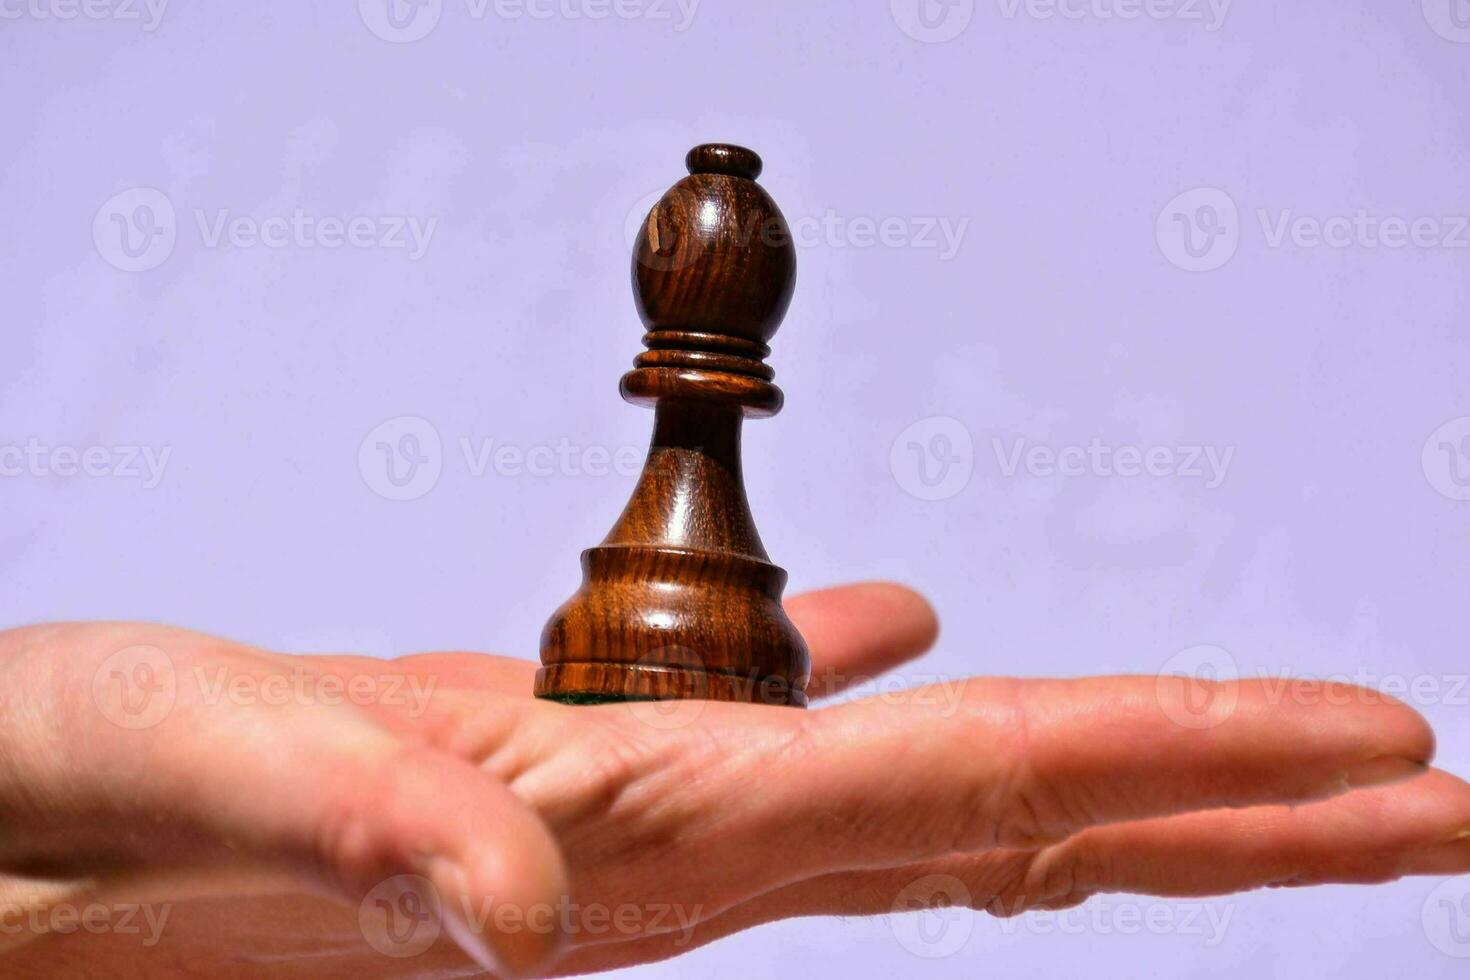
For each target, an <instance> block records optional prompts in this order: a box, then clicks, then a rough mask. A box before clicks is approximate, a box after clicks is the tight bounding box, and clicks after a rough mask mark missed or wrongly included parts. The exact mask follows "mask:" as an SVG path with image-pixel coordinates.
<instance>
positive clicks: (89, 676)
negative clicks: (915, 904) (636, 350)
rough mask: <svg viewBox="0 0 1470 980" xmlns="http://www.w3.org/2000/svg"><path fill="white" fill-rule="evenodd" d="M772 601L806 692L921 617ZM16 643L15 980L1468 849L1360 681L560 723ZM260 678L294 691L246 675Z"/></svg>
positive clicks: (53, 644) (1458, 794)
mask: <svg viewBox="0 0 1470 980" xmlns="http://www.w3.org/2000/svg"><path fill="white" fill-rule="evenodd" d="M787 607H788V610H789V612H790V615H791V618H792V620H793V621H794V622H795V623H796V624H797V625H798V627H799V628H800V629H801V631H802V633H803V635H804V636H805V637H806V639H807V641H808V643H809V645H810V647H811V652H812V656H813V662H814V663H813V682H812V688H811V693H812V694H813V695H814V696H815V697H818V698H820V697H828V696H831V695H834V694H838V693H840V692H841V691H842V690H843V688H844V687H846V686H848V685H851V684H852V683H854V682H856V681H859V680H866V679H869V678H871V677H872V676H873V675H875V674H878V673H880V672H883V671H886V670H893V669H895V668H898V667H900V666H901V665H903V664H905V663H906V662H908V661H910V660H912V659H913V658H914V657H916V656H918V655H919V654H921V653H922V652H923V651H924V650H926V649H927V648H928V647H929V646H930V644H931V643H932V642H933V640H934V638H935V634H936V632H937V623H936V621H935V618H934V615H933V613H932V611H931V610H930V609H929V607H928V605H927V604H926V603H925V602H924V600H923V599H922V598H921V597H919V596H918V595H916V594H914V593H913V592H911V591H909V590H907V589H904V588H902V587H899V586H894V585H886V584H868V585H857V586H848V587H845V588H840V589H832V590H827V591H823V592H818V593H812V594H809V595H806V596H799V597H796V598H794V599H792V600H790V601H789V602H788V604H787ZM140 650H142V651H143V652H142V653H140V652H139V651H140ZM155 650H156V651H161V652H162V653H163V654H164V655H165V657H166V658H167V659H166V660H165V661H159V660H158V659H157V656H156V654H154V653H153V652H152V651H155ZM119 651H123V653H122V654H120V653H119ZM120 657H121V659H119V658H120ZM140 658H141V659H140ZM148 658H152V659H148ZM142 660H146V661H147V662H148V663H150V664H153V665H154V666H155V667H156V666H158V665H159V664H160V663H162V664H166V665H168V668H167V669H171V671H172V674H171V675H170V676H171V677H172V678H173V680H174V681H175V683H174V684H173V695H172V701H171V707H169V709H168V710H167V711H166V713H163V714H162V715H161V716H160V717H158V718H152V717H151V716H150V717H149V721H150V723H149V724H148V725H146V726H142V727H129V726H128V725H125V724H119V723H118V722H117V718H118V717H119V716H118V715H117V713H116V710H115V706H114V709H113V710H112V711H111V714H109V711H108V710H104V708H105V707H106V706H108V705H110V704H111V702H110V701H108V699H107V696H106V692H107V691H108V690H111V688H109V687H108V686H107V683H108V679H109V678H111V677H113V676H114V673H115V671H116V669H117V668H118V665H119V664H121V665H122V668H123V669H124V670H125V671H128V670H134V669H135V665H136V664H137V663H139V662H142ZM0 664H3V669H0V821H3V823H0V826H3V828H4V831H5V832H4V833H3V834H0V913H3V918H0V950H3V952H0V971H3V972H4V973H5V974H6V975H11V976H48V977H108V978H118V977H123V978H126V977H144V976H147V977H175V976H177V977H211V978H218V977H267V976H268V977H272V978H275V980H288V978H294V977H313V978H336V977H344V978H345V977H351V978H354V980H358V978H362V977H366V976H373V977H398V976H401V977H425V976H427V977H435V978H440V977H446V978H447V977H468V976H483V975H487V970H490V969H493V970H494V971H495V972H496V973H500V974H504V975H553V974H566V973H576V972H584V971H590V970H600V969H609V968H613V967H620V966H628V965H632V964H636V963H640V962H648V961H653V960H659V959H663V958H667V957H670V956H675V955H678V954H679V953H681V952H685V951H687V950H688V949H691V948H694V947H696V946H699V945H702V944H704V943H707V942H711V941H713V940H716V939H719V938H721V937H723V936H726V935H730V934H732V933H735V932H738V931H740V930H743V929H748V928H751V927H753V926H756V925H760V924H762V923H765V922H770V921H774V920H778V919H783V918H788V917H794V916H807V915H867V914H877V913H886V912H889V911H892V910H893V909H894V908H895V904H896V903H902V902H904V901H907V900H909V899H911V898H912V894H913V886H914V885H915V883H916V882H921V881H922V880H925V879H929V878H930V876H935V875H939V876H944V877H943V878H942V879H940V880H942V881H944V882H945V883H946V884H945V886H944V894H945V895H946V896H947V898H948V900H950V901H959V902H964V903H966V904H969V905H971V906H973V907H975V908H980V909H985V910H987V911H990V912H992V913H995V914H999V915H1014V914H1017V913H1018V912H1020V911H1023V910H1025V909H1028V908H1052V909H1056V908H1064V907H1068V906H1071V905H1075V904H1077V903H1080V902H1082V901H1085V900H1086V899H1087V898H1088V897H1089V896H1091V895H1094V894H1098V893H1103V892H1117V891H1126V892H1139V893H1147V894H1154V895H1163V896H1205V895H1219V894H1225V893H1230V892H1236V891H1242V890H1246V889H1253V888H1260V887H1267V886H1277V885H1310V884H1318V883H1327V882H1356V883H1372V882H1382V881H1388V880H1392V879H1394V878H1397V877H1400V876H1403V875H1412V874H1432V875H1451V874H1460V873H1464V872H1466V871H1470V786H1467V785H1466V784H1465V783H1463V782H1461V781H1460V780H1459V779H1457V778H1455V777H1453V776H1451V775H1448V774H1446V773H1443V772H1438V771H1435V770H1433V769H1430V768H1429V767H1428V763H1429V760H1430V757H1431V756H1432V754H1433V735H1432V733H1431V732H1430V730H1429V728H1428V727H1427V725H1426V724H1425V722H1424V721H1423V720H1422V719H1421V718H1420V717H1419V716H1418V715H1417V714H1416V713H1415V712H1414V711H1413V710H1412V709H1410V708H1409V707H1407V706H1405V705H1403V704H1401V703H1399V702H1396V701H1394V700H1392V699H1390V698H1387V697H1385V696H1383V695H1380V694H1377V693H1375V692H1371V691H1366V690H1363V689H1359V688H1352V687H1348V686H1346V685H1321V684H1312V683H1307V682H1299V683H1294V684H1285V683H1284V682H1278V683H1277V684H1275V685H1274V686H1271V685H1269V684H1267V683H1266V682H1255V681H1240V682H1237V683H1227V684H1219V685H1213V684H1210V685H1206V684H1203V682H1198V681H1192V680H1188V679H1181V678H1163V679H1157V678H1152V677H1109V678H1090V679H1083V680H1071V681H1065V680H1017V679H986V678H973V679H969V680H966V681H957V680H956V681H949V682H946V683H945V684H941V685H934V686H931V687H927V688H926V687H918V688H913V689H909V690H907V691H905V692H904V693H901V694H900V693H894V692H895V691H896V690H897V688H896V687H895V688H889V687H884V688H883V689H882V690H883V691H884V693H882V694H880V695H877V696H874V697H870V698H867V699H861V700H850V701H846V702H844V703H842V704H840V705H838V706H835V707H825V708H824V707H818V708H815V709H813V710H810V711H805V712H803V711H797V710H792V709H782V708H773V707H765V706H757V705H741V704H717V703H706V702H679V703H669V704H664V705H661V706H660V705H648V704H644V705H628V704H616V705H603V706H597V707H575V708H574V707H568V706H565V705H559V704H554V703H548V702H544V701H537V700H535V699H533V698H531V697H529V695H528V692H529V691H530V689H531V680H532V676H533V674H534V671H535V665H534V664H532V663H529V662H526V661H521V660H512V659H508V658H502V657H494V656H487V655H483V654H473V653H436V654H425V655H419V656H413V657H406V658H403V659H400V660H397V661H380V660H373V659H368V658H361V657H353V656H340V657H337V656H333V657H287V656H283V655H279V654H274V653H270V652H267V651H263V650H259V649H255V648H252V647H248V646H244V645H241V644H236V643H232V642H229V641H226V640H221V639H217V638H213V637H209V636H204V635H201V634H197V633H192V632H188V631H185V630H179V629H174V628H170V627H163V626H156V625H145V624H127V623H89V624H62V625H47V626H35V627H26V628H22V629H16V630H11V631H8V632H5V633H0ZM99 676H101V677H102V681H101V682H99V681H98V677H99ZM130 676H137V675H130ZM143 676H144V677H145V679H150V678H151V679H152V680H153V681H157V680H158V676H159V675H158V673H157V672H156V671H155V672H154V673H153V674H148V675H143ZM272 678H276V679H277V680H279V679H282V678H290V679H291V681H292V684H293V685H294V686H293V687H291V688H290V689H289V690H291V691H292V692H294V693H292V694H291V695H290V696H288V697H284V698H282V697H275V698H266V697H262V696H253V695H252V693H251V692H256V693H257V694H258V693H259V692H264V691H268V690H277V689H274V688H270V687H269V685H270V683H272V681H271V679H272ZM222 679H229V680H231V682H232V684H233V685H234V686H233V687H227V686H223V685H222V684H221V680H222ZM352 679H356V682H357V683H359V684H360V685H365V686H363V687H359V688H357V690H358V691H359V695H358V696H356V697H351V698H344V697H343V696H342V690H343V688H342V687H341V685H342V684H345V683H346V682H347V681H348V680H352ZM333 680H335V681H337V682H339V685H338V686H337V687H333V686H332V681H333ZM410 682H413V683H416V684H417V685H418V687H417V688H414V687H413V686H412V683H410ZM98 683H101V684H102V685H103V686H102V688H100V690H101V691H102V692H103V694H98V691H99V688H98ZM390 688H391V690H390ZM412 690H416V691H418V692H419V694H420V695H422V696H419V697H415V696H412V695H411V694H409V693H407V692H410V691H412ZM303 692H304V693H303ZM334 692H335V696H334ZM363 692H366V694H364V693H363ZM1202 695H1203V699H1202ZM268 702H269V703H268ZM124 720H125V721H126V720H127V719H126V718H125V719H124ZM405 876H417V877H405ZM410 880H412V881H418V882H421V883H423V882H426V883H427V886H425V885H424V884H420V885H419V886H418V888H419V890H418V891H417V892H415V894H414V898H415V900H425V899H427V900H430V901H433V902H435V903H437V908H438V909H439V910H440V915H439V916H438V917H437V918H435V919H431V920H430V923H429V925H427V926H426V927H425V928H426V929H428V930H429V931H427V932H426V933H423V934H422V935H423V936H426V937H427V939H425V941H424V942H423V943H421V944H420V945H419V946H412V947H410V946H394V947H391V948H390V949H389V953H394V954H402V953H405V952H411V953H412V955H389V953H385V952H384V951H383V950H382V949H381V948H380V947H379V946H375V945H373V937H378V939H379V940H381V935H380V934H379V933H373V932H372V930H371V929H370V928H365V927H364V926H363V925H362V922H363V920H362V918H361V917H360V914H359V913H360V912H361V911H362V909H364V908H368V909H371V908H374V907H378V906H375V904H374V903H375V902H386V903H389V904H391V903H393V902H399V903H400V904H399V905H398V906H397V907H399V908H403V909H407V910H409V911H412V910H415V909H420V908H423V907H425V906H423V905H422V904H418V905H415V904H412V903H410V904H407V905H404V904H402V899H401V893H400V891H393V892H391V893H389V892H384V891H383V889H384V888H385V887H387V888H398V885H399V884H401V883H402V882H404V881H410ZM385 883H386V884H385ZM385 896H387V897H386V898H385ZM930 897H932V896H926V899H927V898H930ZM136 902H146V903H151V904H150V908H151V909H152V911H153V912H154V914H155V915H157V914H159V913H161V912H162V911H163V910H166V915H167V918H166V921H165V922H163V923H162V926H161V929H159V930H158V932H157V935H156V936H150V930H149V928H148V926H147V925H146V924H145V925H143V926H142V928H141V931H140V932H128V931H125V930H123V929H105V928H98V929H96V930H88V929H86V928H78V927H77V926H76V924H75V923H76V918H77V917H76V915H75V914H73V915H72V916H71V918H70V919H67V918H62V919H59V920H58V919H56V918H55V917H54V916H51V917H49V918H48V916H49V915H50V913H53V912H56V911H58V910H60V911H63V912H64V911H66V910H72V911H73V912H75V911H76V910H78V909H83V908H85V907H87V906H88V905H89V904H94V903H95V904H99V905H102V906H105V907H106V908H109V909H114V910H115V909H119V908H122V907H124V906H125V905H127V904H128V903H136ZM903 907H907V906H903ZM619 908H622V909H624V910H625V911H623V912H620V913H619V912H617V911H616V910H618V909H619ZM37 910H40V911H39V912H37ZM538 911H541V912H544V913H545V915H544V916H542V917H540V918H538V916H537V913H538ZM510 913H514V914H510ZM553 913H554V914H553ZM614 914H617V915H619V916H621V918H618V919H613V918H612V917H613V915H614ZM497 915H499V916H500V918H498V919H497V918H496V916H497ZM117 916H118V913H117V912H114V913H113V918H112V919H111V920H110V921H113V922H117V921H118V918H117ZM58 921H59V922H61V923H62V925H60V926H58V925H57V924H56V923H57V922H58ZM137 921H138V923H141V922H142V916H141V914H139V916H138V920H137ZM67 923H70V924H71V927H70V928H69V929H68V928H66V924H67ZM497 923H498V925H497ZM135 924H136V923H135ZM140 933H141V934H140ZM150 938H151V939H153V941H151V942H145V940H149V939H150ZM429 940H432V941H429Z"/></svg>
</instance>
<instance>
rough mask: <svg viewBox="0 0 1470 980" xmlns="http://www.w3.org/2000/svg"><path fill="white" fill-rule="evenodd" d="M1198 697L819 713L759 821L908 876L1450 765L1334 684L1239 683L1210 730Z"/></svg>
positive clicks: (1010, 699) (1097, 693)
mask: <svg viewBox="0 0 1470 980" xmlns="http://www.w3.org/2000/svg"><path fill="white" fill-rule="evenodd" d="M1176 682H1177V683H1176ZM1183 684H1184V681H1183V679H1177V678H1162V679H1155V678H1137V677H1112V678H1094V679H1087V680H1078V681H1048V680H1041V681H1019V680H975V681H971V682H969V684H968V686H966V687H965V688H964V689H963V690H962V691H960V692H959V693H958V697H957V700H956V701H955V702H954V703H953V704H952V705H948V706H946V705H945V704H943V703H941V702H940V701H938V700H937V699H938V698H939V697H940V696H949V695H953V694H954V693H955V692H953V691H936V690H934V689H920V690H918V691H915V692H912V693H911V695H910V701H909V703H906V704H895V703H894V698H893V697H891V696H885V697H883V698H877V699H870V700H867V701H862V702H857V703H854V704H850V705H844V706H842V707H839V708H835V709H832V710H829V711H824V712H816V713H811V714H808V715H807V716H805V720H804V722H803V723H802V726H801V732H800V737H801V740H802V751H801V752H792V753H790V754H789V757H788V759H787V760H786V761H785V763H784V764H783V766H782V768H781V770H780V779H779V780H772V779H771V778H770V774H769V773H767V774H765V775H764V776H763V778H764V779H765V785H766V786H767V787H769V788H770V792H767V793H763V794H762V797H761V800H760V801H755V807H756V808H759V806H760V804H761V803H763V802H766V803H768V805H769V806H771V807H774V808H779V810H780V811H781V813H783V814H784V816H785V819H786V820H787V822H788V823H787V825H789V826H811V827H816V828H824V829H825V833H824V834H822V835H821V836H819V837H818V838H817V839H815V840H813V841H812V848H813V850H812V851H811V852H810V858H811V860H813V861H814V862H816V863H817V864H820V863H822V862H829V863H831V864H833V865H834V866H836V867H840V866H843V865H844V864H850V863H857V864H862V863H864V862H867V863H868V864H869V865H871V864H872V863H874V862H878V863H896V862H897V861H899V860H905V859H918V858H922V857H928V856H934V855H937V854H942V853H946V852H952V851H973V850H980V849H984V848H991V847H1035V846H1039V845H1041V844H1044V843H1050V842H1053V841H1057V840H1061V839H1063V838H1066V837H1068V836H1070V835H1071V834H1074V833H1076V832H1078V831H1080V830H1082V829H1084V828H1086V827H1088V826H1092V825H1095V824H1105V823H1114V822H1119V821H1125V820H1140V819H1147V818H1150V817H1157V816H1164V815H1168V814H1173V813H1181V812H1187V811H1192V810H1202V809H1213V808H1218V807H1239V806H1249V805H1260V804H1269V803H1276V802H1303V801H1307V800H1313V799H1320V798H1324V797H1327V796H1331V795H1334V794H1338V793H1341V792H1344V791H1345V790H1346V789H1347V788H1348V787H1350V786H1354V785H1370V784H1375V783H1382V782H1387V781H1390V780H1392V779H1395V778H1402V777H1404V776H1407V775H1411V774H1414V773H1417V772H1420V771H1422V769H1423V766H1424V765H1425V763H1427V761H1428V759H1429V758H1430V756H1431V755H1432V752H1433V734H1432V732H1431V731H1430V729H1429V728H1428V726H1427V724H1426V723H1425V722H1424V720H1423V719H1422V718H1421V717H1420V716H1419V715H1418V714H1416V713H1415V712H1414V711H1413V710H1412V709H1410V708H1408V707H1407V706H1405V705H1403V704H1401V703H1399V702H1396V701H1392V700H1391V699H1387V698H1384V697H1383V696H1382V695H1378V694H1376V693H1374V692H1370V691H1365V690H1362V689H1359V688H1352V687H1349V686H1347V685H1334V686H1331V690H1330V691H1329V695H1330V696H1329V697H1327V698H1323V697H1321V696H1318V697H1308V696H1307V687H1308V686H1309V685H1307V684H1305V683H1302V684H1298V685H1286V686H1285V687H1282V686H1281V685H1279V684H1277V685H1274V686H1273V685H1269V684H1266V683H1263V682H1260V681H1239V682H1232V683H1230V684H1224V685H1219V690H1218V693H1219V694H1220V696H1221V697H1222V698H1223V699H1224V700H1223V701H1222V703H1226V702H1228V703H1229V704H1230V705H1231V710H1230V711H1229V712H1228V713H1224V714H1219V715H1217V716H1215V717H1213V718H1212V720H1211V723H1210V725H1209V727H1203V728H1201V727H1188V726H1186V725H1182V724H1180V723H1179V722H1178V720H1177V719H1178V718H1180V717H1182V716H1181V715H1180V714H1179V711H1180V710H1182V709H1181V706H1180V704H1179V699H1181V698H1182V697H1184V695H1185V693H1186V692H1185V690H1184V688H1183V686H1182V685H1183ZM1317 687H1318V688H1320V685H1317ZM924 698H929V699H931V700H930V702H929V703H928V704H923V705H921V704H920V703H919V702H920V701H921V699H924ZM833 815H841V818H842V819H840V820H834V819H833ZM770 816H771V817H774V813H772V814H771V815H770Z"/></svg>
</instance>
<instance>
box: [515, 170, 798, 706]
mask: <svg viewBox="0 0 1470 980" xmlns="http://www.w3.org/2000/svg"><path fill="white" fill-rule="evenodd" d="M686 163H687V165H688V168H689V171H690V176H688V177H686V178H684V179H683V180H681V181H679V182H678V183H677V184H675V185H674V186H673V187H672V188H671V189H670V190H669V192H668V193H667V194H665V195H664V197H663V198H662V199H660V201H659V202H658V203H657V204H655V205H654V207H653V209H652V210H651V211H650V212H649V216H648V219H647V220H646V221H645V222H644V223H643V225H642V228H641V230H640V231H639V234H638V240H637V242H636V243H635V245H634V252H633V286H634V295H635V298H636V300H637V306H638V312H639V315H640V317H641V318H642V320H643V323H644V325H645V327H646V328H647V331H648V332H647V333H646V334H645V335H644V338H643V340H644V344H645V346H646V347H647V350H645V351H644V353H642V354H640V355H639V356H638V358H637V359H636V360H635V361H634V368H633V370H632V371H630V372H628V373H627V374H626V375H624V376H623V380H622V383H621V386H620V388H621V391H622V394H623V397H624V398H626V399H627V400H628V401H630V402H634V403H636V404H645V405H649V406H652V407H653V409H654V432H653V441H652V444H651V445H650V447H649V452H648V459H647V461H646V462H645V464H644V469H643V473H642V475H641V476H640V478H639V480H638V485H637V487H636V488H635V489H634V491H633V495H632V498H631V499H630V500H629V501H628V505H627V507H626V508H625V509H624V511H623V514H622V516H621V517H620V518H619V519H618V522H617V524H615V525H614V526H613V529H612V530H611V531H610V532H609V533H608V535H607V538H606V539H605V540H604V541H603V542H602V544H601V545H599V546H598V547H595V548H590V549H588V550H587V551H585V552H583V554H582V571H583V580H582V587H581V589H579V590H578V592H577V593H576V594H575V595H574V596H572V598H571V599H569V600H567V602H566V603H565V604H563V605H562V607H561V608H560V609H558V610H557V611H556V613H555V614H554V615H553V616H552V617H551V621H550V622H548V623H547V625H546V628H545V630H544V631H543V633H542V637H541V662H542V665H543V666H542V669H541V670H540V671H539V672H538V673H537V676H536V694H537V695H538V696H540V697H548V698H555V699H558V700H562V701H566V702H568V703H574V704H586V703H595V702H598V701H607V700H637V699H666V698H706V699H711V700H725V701H751V702H758V703H766V704H782V705H795V706H802V705H805V704H806V695H805V693H804V688H805V686H806V681H807V674H808V671H809V662H808V657H807V650H806V645H805V643H804V642H803V641H802V638H801V635H800V634H799V633H798V632H797V630H796V628H795V627H794V626H793V625H792V624H791V621H790V620H789V619H787V617H786V613H785V612H784V611H783V610H782V608H781V592H782V589H783V588H784V587H785V584H786V573H785V572H784V571H783V570H782V569H781V568H779V567H777V566H776V565H774V564H772V563H771V561H770V559H769V558H768V557H767V555H766V551H765V547H764V546H763V545H762V544H761V540H760V535H759V534H758V533H757V531H756V527H755V521H754V519H753V518H752V517H751V513H750V506H749V503H748V502H747V500H746V495H745V486H744V481H743V478H742V475H741V459H740V430H741V425H742V424H743V421H744V419H746V418H762V417H765V416H769V415H774V414H775V413H776V412H777V411H779V410H780V408H781V403H782V399H783V396H782V394H781V389H779V388H777V387H776V386H775V384H773V383H772V378H773V377H774V373H773V372H772V371H771V369H770V367H769V366H768V365H766V364H765V363H764V359H765V357H766V356H767V355H768V354H769V353H770V348H769V347H768V346H766V341H768V340H769V339H770V338H771V337H772V336H773V335H774V334H775V332H776V329H777V328H778V327H779V326H780V323H781V319H782V317H783V316H784V315H785V313H786V308H787V306H788V305H789V303H790V301H791V293H792V289H793V288H794V286H795V281H796V255H795V249H794V247H793V246H792V243H791V236H790V233H789V230H788V229H787V227H786V219H785V218H784V217H783V216H782V215H781V212H780V210H779V209H778V208H777V207H776V204H775V202H774V201H772V200H771V198H770V197H769V195H767V194H766V192H765V191H764V190H763V189H762V188H761V187H760V185H758V184H756V183H755V178H756V177H757V176H758V175H759V174H760V172H761V161H760V158H759V157H758V156H756V154H755V153H753V152H751V151H750V150H747V149H744V148H743V147H736V146H730V145H728V144H708V145H705V146H699V147H695V148H694V149H693V150H691V151H690V152H689V156H688V157H687V159H686Z"/></svg>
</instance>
